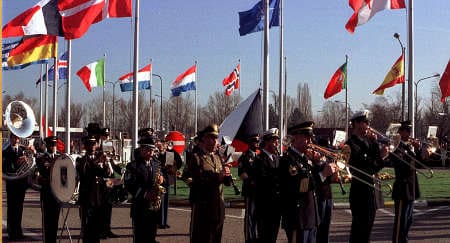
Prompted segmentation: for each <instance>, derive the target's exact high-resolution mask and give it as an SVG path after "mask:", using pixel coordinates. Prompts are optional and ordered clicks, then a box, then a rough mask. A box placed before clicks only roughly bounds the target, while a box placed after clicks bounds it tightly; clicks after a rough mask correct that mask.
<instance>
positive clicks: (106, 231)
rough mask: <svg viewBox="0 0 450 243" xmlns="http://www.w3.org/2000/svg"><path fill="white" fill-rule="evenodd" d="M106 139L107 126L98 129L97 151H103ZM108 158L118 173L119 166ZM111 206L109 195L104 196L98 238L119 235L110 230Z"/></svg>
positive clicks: (107, 191) (110, 191)
mask: <svg viewBox="0 0 450 243" xmlns="http://www.w3.org/2000/svg"><path fill="white" fill-rule="evenodd" d="M107 140H109V128H107V127H105V128H102V129H100V133H99V143H100V146H99V149H98V152H99V153H104V150H103V142H105V141H107ZM112 155H114V151H113V154H112ZM109 159H110V161H109V164H110V165H111V167H112V168H113V170H114V171H115V172H118V173H119V174H120V172H121V171H120V167H119V166H116V165H115V164H114V163H113V161H112V159H111V158H109ZM117 167H118V168H117ZM110 177H111V178H114V173H112V174H111V176H110ZM112 189H113V188H112V186H111V187H106V193H107V194H108V195H111V193H112ZM112 207H113V202H112V199H111V198H110V197H105V202H104V206H103V209H104V212H103V219H104V222H103V224H102V227H103V229H102V231H101V233H100V238H101V239H106V238H117V237H119V236H118V235H116V234H114V233H113V232H112V231H111V216H112Z"/></svg>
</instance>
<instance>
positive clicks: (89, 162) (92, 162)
mask: <svg viewBox="0 0 450 243" xmlns="http://www.w3.org/2000/svg"><path fill="white" fill-rule="evenodd" d="M84 140H85V141H84V143H85V146H95V145H92V144H95V143H96V138H95V137H93V136H88V137H85V138H84ZM101 156H103V155H101V154H97V153H95V151H94V152H90V151H88V152H87V153H86V155H85V156H83V157H80V158H78V159H77V160H76V170H77V174H78V180H79V183H80V187H79V203H80V210H81V228H82V234H83V242H100V233H101V226H102V224H103V222H104V220H103V218H104V209H103V206H104V202H105V194H106V183H105V180H104V178H105V177H108V176H109V175H110V174H111V171H110V170H109V167H108V166H107V165H106V163H107V161H106V160H105V161H103V158H101Z"/></svg>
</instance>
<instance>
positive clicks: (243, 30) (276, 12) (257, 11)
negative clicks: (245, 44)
mask: <svg viewBox="0 0 450 243" xmlns="http://www.w3.org/2000/svg"><path fill="white" fill-rule="evenodd" d="M272 26H280V0H270V2H269V28H270V27H272ZM263 29H264V0H261V1H259V2H258V3H257V4H256V5H255V6H254V7H253V8H252V9H250V10H247V11H244V12H239V35H241V36H243V35H246V34H250V33H253V32H257V31H261V30H263Z"/></svg>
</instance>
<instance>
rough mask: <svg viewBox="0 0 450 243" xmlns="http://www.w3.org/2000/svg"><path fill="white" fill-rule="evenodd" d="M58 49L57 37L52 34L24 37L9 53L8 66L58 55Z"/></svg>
mask: <svg viewBox="0 0 450 243" xmlns="http://www.w3.org/2000/svg"><path fill="white" fill-rule="evenodd" d="M57 50H58V45H57V37H56V36H51V35H36V36H30V37H24V38H23V39H22V41H21V43H19V44H18V45H17V46H16V47H15V48H14V49H11V51H10V52H9V55H8V60H7V63H8V66H9V67H11V66H17V65H23V64H27V63H33V62H38V61H40V60H46V59H49V58H52V57H56V55H57Z"/></svg>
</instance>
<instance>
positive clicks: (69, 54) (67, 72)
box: [65, 40, 72, 154]
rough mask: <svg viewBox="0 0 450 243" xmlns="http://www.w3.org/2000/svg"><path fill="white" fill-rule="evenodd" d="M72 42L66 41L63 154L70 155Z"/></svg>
mask: <svg viewBox="0 0 450 243" xmlns="http://www.w3.org/2000/svg"><path fill="white" fill-rule="evenodd" d="M71 58H72V41H71V40H67V69H66V77H67V80H66V139H65V140H66V146H65V147H66V148H65V152H66V153H67V154H70V152H71V151H70V112H71V110H70V81H71V80H70V70H71V63H72V59H71Z"/></svg>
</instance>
